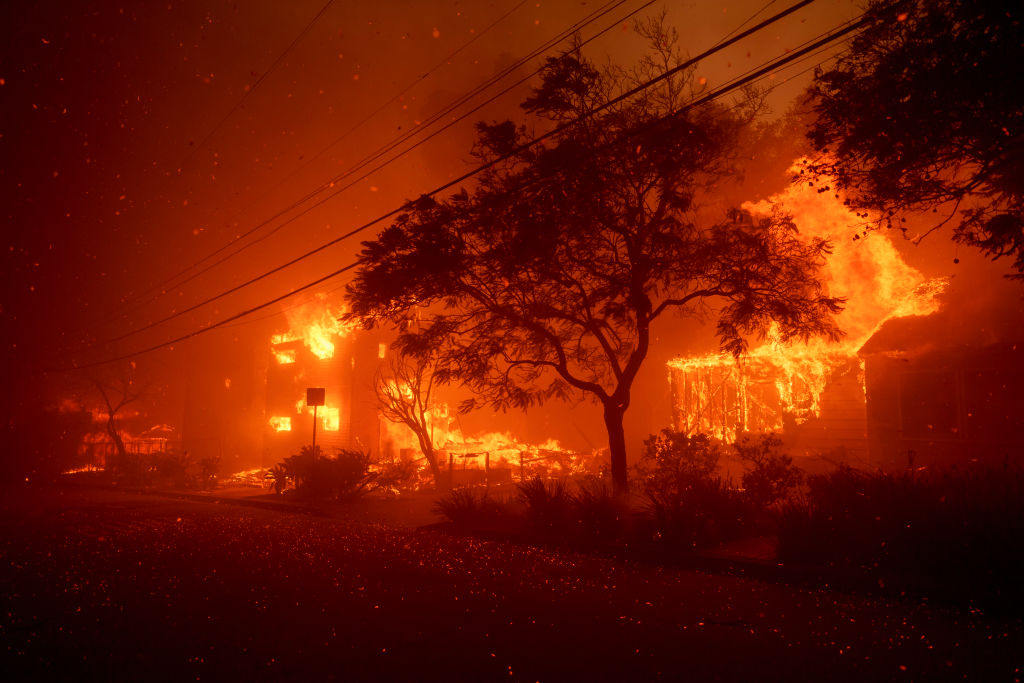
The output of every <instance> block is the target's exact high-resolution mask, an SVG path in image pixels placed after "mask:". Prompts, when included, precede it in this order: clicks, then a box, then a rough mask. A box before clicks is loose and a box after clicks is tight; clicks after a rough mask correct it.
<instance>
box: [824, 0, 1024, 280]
mask: <svg viewBox="0 0 1024 683" xmlns="http://www.w3.org/2000/svg"><path fill="white" fill-rule="evenodd" d="M867 17H868V18H869V23H868V25H867V27H866V28H865V29H864V30H863V31H862V32H861V33H859V34H858V35H857V37H856V38H855V39H854V40H853V41H852V43H851V46H850V50H849V51H848V52H847V53H846V54H845V55H844V56H843V57H841V58H840V59H839V60H838V62H837V63H836V64H835V65H834V66H833V67H832V68H830V69H828V70H825V71H820V72H818V73H817V74H816V77H815V81H814V84H813V85H812V88H811V94H812V97H813V98H814V107H815V110H816V113H817V122H816V123H815V124H814V125H813V126H812V128H811V130H810V138H811V141H812V143H813V145H814V146H815V147H816V148H817V150H818V151H819V152H823V153H825V156H823V157H821V158H819V159H818V160H817V161H815V162H812V163H811V164H810V166H811V169H810V170H811V171H812V172H815V173H823V174H826V175H828V176H831V177H833V178H834V179H835V180H836V182H837V184H838V185H839V187H840V188H841V189H843V190H846V191H847V193H848V195H849V197H850V200H851V201H852V202H853V203H854V204H855V205H857V206H858V207H860V208H865V209H871V210H875V211H878V212H880V213H879V216H880V217H879V218H878V219H877V220H876V221H874V223H875V224H876V225H881V226H886V227H900V226H901V225H902V224H903V223H904V222H905V220H906V217H905V216H904V215H903V214H905V213H906V212H908V211H918V212H937V213H938V214H939V217H937V218H936V220H935V222H934V225H935V227H938V225H941V224H943V223H945V222H947V221H950V220H952V221H954V225H955V228H954V239H956V240H957V241H958V242H960V243H963V244H968V245H971V246H975V247H980V248H981V249H982V250H983V252H984V253H985V254H986V255H988V256H990V257H992V258H1000V257H1002V256H1008V257H1010V258H1011V259H1012V260H1013V268H1014V269H1015V270H1016V273H1015V274H1014V275H1013V277H1017V278H1024V91H1022V90H1021V88H1020V84H1021V83H1022V82H1024V26H1022V23H1021V19H1022V17H1024V7H1022V6H1021V5H1020V3H1016V2H1006V1H1001V0H994V1H982V2H978V1H976V0H903V1H901V2H897V3H895V4H894V3H892V2H884V1H881V0H873V1H872V2H871V3H869V7H868V10H867Z"/></svg>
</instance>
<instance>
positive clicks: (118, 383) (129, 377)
mask: <svg viewBox="0 0 1024 683" xmlns="http://www.w3.org/2000/svg"><path fill="white" fill-rule="evenodd" d="M134 371H135V363H130V364H128V365H120V366H116V367H114V368H113V369H112V370H111V371H110V372H109V374H108V375H106V376H103V377H101V376H99V375H96V374H92V375H89V381H90V382H91V383H92V385H93V386H94V387H96V390H97V392H98V393H99V394H100V397H101V398H102V399H103V405H104V406H105V408H106V413H107V422H106V429H107V435H108V436H109V437H110V440H111V442H112V443H113V444H114V448H115V449H116V451H117V455H118V457H119V458H120V459H121V462H124V459H125V458H126V457H127V455H128V450H127V448H125V445H124V439H123V438H121V432H120V431H119V430H118V427H117V414H118V413H120V412H121V411H122V410H123V409H124V408H125V407H126V406H127V405H129V404H130V403H133V402H135V401H137V400H138V399H139V397H141V396H142V394H143V392H144V387H141V386H139V384H138V383H137V382H136V378H135V372H134Z"/></svg>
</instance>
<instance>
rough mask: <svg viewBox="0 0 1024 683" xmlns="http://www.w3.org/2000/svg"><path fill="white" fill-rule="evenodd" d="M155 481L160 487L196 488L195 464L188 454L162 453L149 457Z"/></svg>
mask: <svg viewBox="0 0 1024 683" xmlns="http://www.w3.org/2000/svg"><path fill="white" fill-rule="evenodd" d="M148 458H149V461H150V463H149V466H150V469H151V470H152V473H153V479H154V480H155V482H156V483H157V484H158V485H161V486H172V487H174V488H179V489H187V488H194V487H195V481H196V479H195V463H193V461H192V457H191V456H190V455H189V454H188V452H187V451H186V452H184V453H176V452H174V451H160V452H157V453H152V454H150V455H149V456H148Z"/></svg>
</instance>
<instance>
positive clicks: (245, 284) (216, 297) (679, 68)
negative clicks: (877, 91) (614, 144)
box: [102, 0, 845, 343]
mask: <svg viewBox="0 0 1024 683" xmlns="http://www.w3.org/2000/svg"><path fill="white" fill-rule="evenodd" d="M812 2H814V0H800V1H799V2H797V3H796V4H794V5H792V6H790V7H788V8H787V9H785V10H783V11H781V12H779V13H778V14H775V15H773V16H772V17H769V18H768V19H765V20H764V21H762V22H760V23H758V24H757V25H755V26H753V27H751V28H749V29H747V30H746V31H743V32H741V33H739V34H737V35H736V36H734V37H733V38H730V39H729V40H726V41H723V42H720V43H718V44H717V45H715V46H713V47H711V48H709V49H708V50H705V51H704V52H702V53H700V54H699V55H697V56H696V57H691V58H690V59H687V60H685V61H684V62H682V63H681V64H679V65H677V66H675V67H673V68H671V69H669V70H667V71H665V72H663V73H662V74H660V75H658V76H656V77H654V78H653V79H650V80H648V81H645V82H644V83H641V84H639V85H637V86H635V87H634V88H631V89H629V90H627V91H626V92H624V93H622V94H620V95H617V96H616V97H613V98H612V99H610V100H608V101H607V102H605V103H604V104H602V105H600V106H598V107H595V108H594V109H592V110H590V111H588V112H587V113H586V114H583V115H581V116H580V117H578V118H576V119H573V120H571V121H567V122H565V123H562V124H560V125H558V126H556V127H555V128H552V129H551V130H549V131H547V132H546V133H543V134H541V135H539V136H537V137H535V138H533V139H531V140H529V141H527V142H525V143H523V144H521V145H519V146H518V147H517V148H515V149H513V150H512V151H510V152H508V153H507V154H505V155H502V156H500V157H498V158H496V159H493V160H491V161H489V162H487V163H485V164H482V165H481V166H478V167H476V168H474V169H472V170H470V171H468V172H466V173H464V174H462V175H460V176H459V177H457V178H455V179H453V180H450V181H448V182H447V183H444V184H443V185H441V186H439V187H437V188H435V189H433V190H431V191H429V192H426V193H423V196H434V195H436V194H438V193H440V192H444V191H445V190H448V189H450V188H452V187H454V186H456V185H458V184H460V183H462V182H464V181H466V180H468V179H470V178H472V177H473V176H476V175H478V174H479V173H482V172H483V171H486V170H487V169H489V168H492V167H493V166H495V165H497V164H499V163H501V162H502V161H505V160H507V159H509V158H512V157H514V156H516V155H518V154H520V153H521V152H524V151H526V150H527V149H529V148H531V147H533V146H534V145H537V144H539V143H540V142H543V141H544V140H547V139H548V138H550V137H552V136H554V135H557V134H558V133H560V132H562V131H564V130H566V129H568V128H570V127H572V126H575V125H578V124H579V123H581V122H582V121H584V120H586V119H590V118H592V117H593V116H594V115H596V114H598V113H600V112H602V111H605V110H606V109H608V108H610V107H612V106H614V105H615V104H618V103H619V102H621V101H623V100H625V99H628V98H630V97H632V96H633V95H636V94H637V93H639V92H642V91H643V90H646V89H647V88H649V87H651V86H653V85H655V84H657V83H660V82H661V81H663V80H665V79H667V78H670V77H671V76H673V75H675V74H677V73H680V72H681V71H684V70H685V69H687V68H689V67H690V66H693V65H694V64H696V63H697V62H699V61H701V60H703V59H706V58H707V57H709V56H710V55H712V54H715V53H717V52H719V51H721V50H724V49H725V48H727V47H729V46H730V45H733V44H734V43H736V42H738V41H740V40H742V39H744V38H746V37H747V36H749V35H751V34H753V33H756V32H757V31H760V30H763V29H764V28H765V27H767V26H769V25H771V24H773V23H775V22H777V21H779V20H780V19H782V18H784V17H786V16H789V15H790V14H792V13H793V12H796V11H797V10H799V9H801V8H803V7H805V6H807V5H809V4H811V3H812ZM843 35H845V33H844V34H843ZM791 54H796V53H791ZM799 54H804V53H799ZM364 177H365V176H364ZM361 179H362V178H359V179H357V180H356V181H354V182H358V181H359V180H361ZM347 187H348V186H345V187H342V188H340V189H338V190H335V191H334V192H331V193H329V194H328V195H327V196H326V197H324V198H322V199H320V200H319V201H317V202H315V203H314V204H312V205H310V206H308V207H307V208H305V209H303V210H302V211H301V212H299V213H298V214H296V215H295V216H292V217H291V218H289V219H288V221H287V222H292V221H294V220H296V219H298V218H299V217H301V216H303V215H305V214H307V213H309V212H310V211H312V210H313V209H315V208H317V207H319V206H321V205H323V204H324V203H326V202H327V201H328V200H330V199H332V198H333V197H334V196H336V195H337V194H339V193H340V192H342V191H344V190H345V189H347ZM403 206H404V205H403ZM403 206H399V207H396V208H394V209H392V210H391V211H388V212H387V213H385V214H383V215H381V216H378V217H376V218H374V219H372V220H370V221H368V222H366V223H364V224H362V225H360V226H359V227H357V228H354V229H353V230H350V231H349V232H347V233H345V234H343V235H341V236H339V237H336V238H334V239H332V240H329V241H327V242H325V243H323V244H321V245H320V246H318V247H315V248H314V249H311V250H309V251H307V252H305V253H304V254H301V255H300V256H297V257H295V258H293V259H291V260H290V261H287V262H285V263H283V264H281V265H278V266H276V267H274V268H272V269H270V270H268V271H265V272H264V273H262V274H260V275H257V276H255V277H253V278H250V279H249V280H246V281H245V282H242V283H240V284H238V285H235V286H234V287H231V288H229V289H227V290H225V291H223V292H220V293H219V294H216V295H214V296H212V297H209V298H207V299H205V300H203V301H200V302H199V303H196V304H193V305H192V306H189V307H186V308H184V309H182V310H180V311H176V312H174V313H172V314H170V315H167V316H165V317H163V318H161V319H159V320H156V321H154V322H151V323H149V324H147V325H143V326H142V327H139V328H136V329H134V330H131V331H129V332H126V333H124V334H121V335H119V336H116V337H113V338H111V339H108V340H106V341H105V342H102V343H114V342H117V341H121V340H122V339H125V338H127V337H129V336H133V335H135V334H138V333H139V332H143V331H145V330H149V329H152V328H154V327H156V326H158V325H161V324H163V323H165V322H169V321H170V320H174V319H175V318H179V317H181V316H182V315H185V314H187V313H191V312H192V311H195V310H196V309H198V308H201V307H203V306H205V305H207V304H210V303H213V302H214V301H218V300H220V299H222V298H224V297H225V296H228V295H230V294H234V293H235V292H237V291H239V290H241V289H244V288H245V287H248V286H250V285H253V284H255V283H256V282H259V281H261V280H264V279H266V278H267V277H270V276H271V275H274V274H276V273H278V272H280V271H282V270H284V269H286V268H289V267H291V266H293V265H295V264H296V263H299V262H301V261H304V260H306V259H308V258H310V257H312V256H314V255H316V254H318V253H320V252H322V251H324V250H326V249H328V248H330V247H332V246H334V245H336V244H339V243H340V242H343V241H345V240H347V239H349V238H350V237H353V236H354V235H357V234H359V233H360V232H363V231H364V230H366V229H368V228H370V227H372V226H374V225H376V224H377V223H380V222H381V221H384V220H387V219H388V218H391V217H393V216H395V215H397V214H398V213H400V212H401V211H402V209H403Z"/></svg>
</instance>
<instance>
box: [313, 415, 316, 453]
mask: <svg viewBox="0 0 1024 683" xmlns="http://www.w3.org/2000/svg"><path fill="white" fill-rule="evenodd" d="M316 409H317V406H313V462H316Z"/></svg>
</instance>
